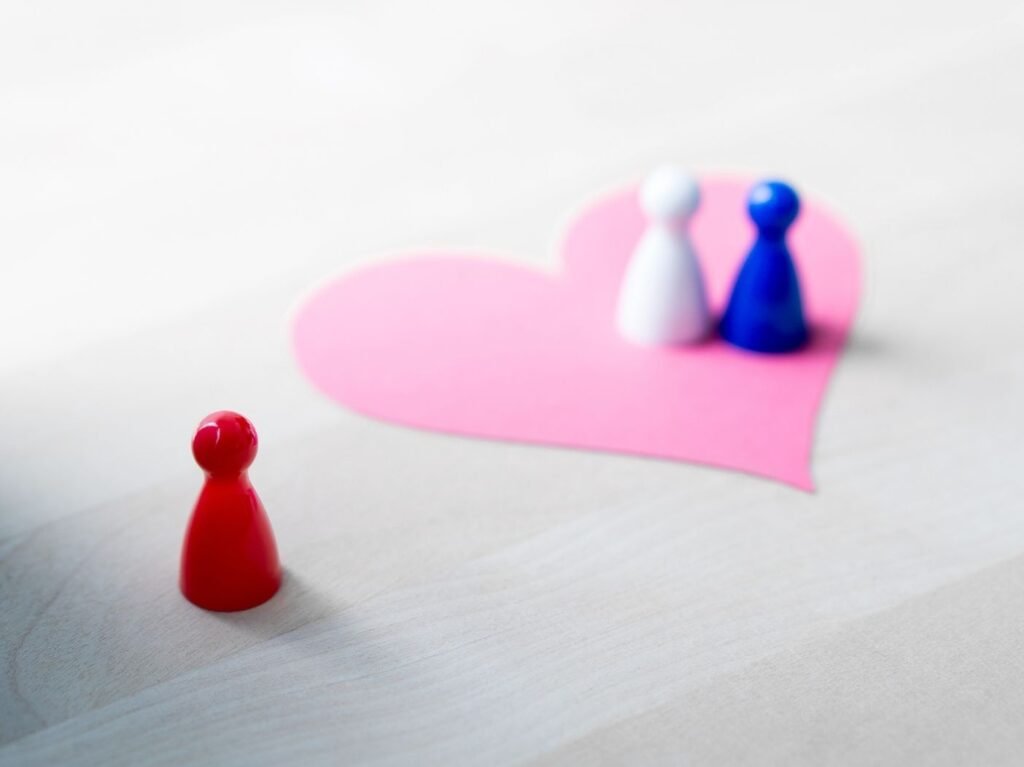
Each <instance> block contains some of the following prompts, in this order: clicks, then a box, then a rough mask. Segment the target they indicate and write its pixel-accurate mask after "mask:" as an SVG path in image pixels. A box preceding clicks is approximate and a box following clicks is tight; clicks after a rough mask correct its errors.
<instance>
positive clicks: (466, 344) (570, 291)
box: [294, 178, 860, 490]
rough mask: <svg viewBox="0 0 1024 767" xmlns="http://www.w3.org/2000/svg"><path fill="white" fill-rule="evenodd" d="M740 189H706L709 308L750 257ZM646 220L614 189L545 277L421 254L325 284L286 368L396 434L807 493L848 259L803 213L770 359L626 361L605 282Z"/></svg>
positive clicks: (703, 352)
mask: <svg viewBox="0 0 1024 767" xmlns="http://www.w3.org/2000/svg"><path fill="white" fill-rule="evenodd" d="M750 186H751V184H750V183H749V182H746V181H739V180H735V179H720V178H711V179H705V180H703V181H702V183H701V192H702V198H703V199H702V203H701V207H700V209H699V211H698V212H697V215H696V217H695V218H694V221H693V230H692V231H693V239H694V243H695V245H696V248H697V253H698V255H699V257H700V259H701V264H702V267H703V269H704V275H705V279H706V280H707V288H708V297H709V302H710V305H711V307H712V309H713V310H714V311H716V312H718V313H720V312H721V310H722V308H723V307H724V304H725V301H726V298H727V295H728V290H729V288H730V286H731V283H732V280H733V278H734V276H735V274H736V271H737V269H738V268H739V266H740V263H741V262H742V259H743V257H744V255H745V254H746V252H747V250H748V248H749V247H750V244H751V242H752V241H753V236H754V232H753V227H752V224H751V223H750V221H749V220H748V218H747V215H746V195H747V192H748V190H749V188H750ZM645 225H646V222H645V219H644V217H643V215H642V213H641V212H640V210H639V208H638V206H637V202H636V190H635V189H629V190H626V191H623V192H620V193H618V194H614V195H612V196H610V197H608V198H606V199H604V200H601V201H599V202H597V203H596V204H595V205H593V206H592V207H590V208H589V209H587V210H586V211H585V212H584V214H583V215H582V216H581V217H580V218H579V220H577V221H576V223H575V225H574V226H573V227H572V229H571V230H570V232H569V235H568V237H567V238H566V241H565V245H564V254H565V269H564V271H563V272H562V273H561V274H550V273H547V272H543V271H538V270H534V269H530V268H527V267H523V266H520V265H516V264H513V263H509V262H507V261H506V262H503V261H500V260H495V259H485V258H479V257H473V256H468V255H458V254H448V253H433V254H420V255H413V256H411V257H409V258H403V259H401V260H397V261H391V262H387V263H383V264H380V265H374V266H368V267H364V268H362V269H358V270H356V271H353V272H351V273H349V274H346V275H343V276H341V277H340V278H338V279H336V280H334V281H332V282H330V283H328V284H327V285H325V286H323V287H322V288H321V289H319V290H318V291H316V292H315V293H314V294H313V295H312V296H311V297H310V298H309V299H308V301H307V302H306V303H305V305H304V306H302V307H301V308H300V310H299V313H298V316H297V318H296V321H295V325H294V343H295V351H296V354H297V355H298V359H299V362H300V364H301V366H302V368H303V370H304V371H305V372H306V374H307V375H308V376H309V378H310V379H311V380H312V381H313V383H314V384H315V385H316V386H317V387H318V388H320V389H321V390H323V391H324V392H325V393H326V394H327V395H328V396H330V397H332V398H333V399H335V400H337V401H338V402H340V403H342V404H343V405H346V406H348V407H350V408H352V409H353V410H356V411H358V412H361V413H364V414H367V415H370V416H373V417H376V418H381V419H384V420H386V421H393V422H395V423H400V424H404V425H407V426H413V427H419V428H425V429H433V430H437V431H442V432H449V433H455V434H463V435H472V436H476V437H486V438H492V439H502V440H512V441H517V442H531V443H539V444H546V445H560V446H569V447H578V448H586V449H591V450H601V451H614V452H620V453H630V454H635V455H645V456H655V457H660V458H671V459H677V460H684V461H694V462H699V463H705V464H710V465H713V466H718V467H724V468H729V469H738V470H741V471H746V472H751V473H753V474H758V475H762V476H765V477H770V478H773V479H777V480H781V481H783V482H788V483H790V484H792V485H795V486H797V487H799V488H802V489H805V490H811V489H813V482H812V479H811V474H810V469H809V460H810V450H811V442H812V439H813V432H814V425H815V416H816V413H817V410H818V406H819V403H820V401H821V397H822V394H823V392H824V389H825V386H826V384H827V382H828V377H829V373H830V372H831V370H832V368H833V366H834V365H835V363H836V361H837V358H838V355H839V353H840V351H841V350H842V346H843V343H844V340H845V337H846V334H847V331H848V329H849V327H850V324H851V322H852V320H853V316H854V313H855V310H856V306H857V299H858V293H859V289H860V267H859V257H858V252H857V246H856V244H855V243H854V241H853V239H852V237H850V236H849V235H848V234H847V233H846V231H845V230H844V229H843V227H842V226H841V225H840V224H839V223H838V222H837V221H835V220H834V219H833V218H831V217H830V216H829V215H828V214H827V213H825V212H824V211H823V210H822V209H821V208H819V207H817V206H815V205H814V204H813V203H809V202H808V201H806V200H805V201H804V206H803V211H802V213H801V215H800V218H799V219H798V220H797V222H796V224H795V225H794V226H793V229H792V231H791V233H790V237H789V242H790V247H791V250H792V252H793V254H794V259H795V261H796V264H797V268H798V270H799V273H800V277H801V283H802V288H803V295H804V304H805V310H806V314H807V317H808V320H809V323H810V324H811V326H812V328H813V336H812V341H811V343H810V344H809V345H808V346H807V347H806V348H805V349H803V350H802V351H800V352H797V353H793V354H785V355H778V356H771V355H760V354H756V353H751V352H746V351H742V350H740V349H736V348H733V347H731V346H729V345H727V344H726V343H724V342H723V341H721V340H719V339H717V338H716V339H713V340H709V341H708V342H707V343H704V344H701V345H699V346H692V347H680V348H670V349H648V348H642V347H637V346H633V345H631V344H629V343H628V342H626V341H625V340H623V339H621V338H620V337H619V336H618V334H617V333H616V330H615V324H614V318H615V304H616V299H617V295H618V289H619V283H620V281H621V279H622V275H623V272H624V270H625V267H626V264H627V263H628V261H629V257H630V254H631V251H632V249H633V246H634V245H635V244H636V242H637V241H638V240H639V238H640V235H641V234H642V232H643V230H644V227H645Z"/></svg>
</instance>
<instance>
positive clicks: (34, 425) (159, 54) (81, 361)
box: [0, 0, 1024, 765]
mask: <svg viewBox="0 0 1024 767" xmlns="http://www.w3.org/2000/svg"><path fill="white" fill-rule="evenodd" d="M753 5H754V4H753V3H750V4H747V3H740V2H723V3H702V4H697V3H691V4H682V3H679V4H668V3H657V2H653V1H652V2H628V3H627V2H615V3H611V2H600V3H594V2H583V1H582V0H578V1H577V2H556V3H552V2H519V3H514V4H502V5H498V4H493V5H485V4H482V3H473V2H468V1H466V0H460V1H457V2H456V1H452V2H443V3H429V4H427V3H407V4H397V3H388V2H383V3H372V4H371V3H363V4H356V3H348V4H339V3H334V4H328V3H323V4H317V3H304V4H301V5H300V6H296V4H295V3H286V2H280V1H275V2H261V3H251V2H247V3H242V2H222V3H215V4H210V3H201V2H187V3H182V2H179V3H167V4H152V5H149V6H146V5H139V4H132V3H118V2H114V0H102V1H101V2H97V3H88V4H85V3H70V2H64V3H56V4H46V5H43V4H35V3H24V4H13V3H11V4H8V5H6V6H4V7H3V8H2V9H0V327H2V328H3V330H2V332H0V352H2V353H0V663H2V668H3V674H2V675H0V764H4V765H7V764H11V765H15V764H17V765H50V764H57V763H70V764H103V765H118V764H125V765H129V764H130V765H138V764H201V763H209V764H245V765H251V764H270V763H287V764H297V763H305V764H308V763H313V764H317V763H320V764H409V765H422V764H437V765H461V764H487V765H499V764H513V763H515V764H522V763H533V764H540V763H551V764H555V763H557V764H587V765H593V764H673V765H675V764H737V763H750V764H780V765H792V764H809V765H822V764H893V765H905V764H975V765H980V764H985V765H993V764H1019V763H1020V761H1021V759H1022V758H1024V757H1022V754H1024V651H1022V648H1024V501H1022V498H1024V440H1022V434H1024V404H1022V403H1024V350H1022V344H1021V341H1022V331H1024V304H1022V299H1021V296H1022V290H1024V257H1022V254H1021V245H1022V243H1024V149H1022V144H1021V136H1022V135H1024V78H1022V76H1021V75H1022V72H1024V12H1022V10H1021V8H1020V5H1019V3H1015V2H1012V0H978V2H974V3H971V4H969V5H964V4H963V3H954V2H931V3H926V2H923V1H915V2H904V3H892V2H883V1H882V0H865V2H861V3H857V4H849V6H848V7H846V8H844V9H837V8H835V7H833V5H834V4H828V3H811V2H799V1H798V0H782V1H780V2H775V3H770V4H768V3H766V4H761V5H759V6H758V7H748V6H753ZM761 6H763V7H761ZM665 160H673V161H677V162H681V163H683V164H686V165H688V166H690V167H693V168H694V169H695V170H697V171H698V172H700V171H715V172H717V171H738V172H743V173H748V174H761V173H764V174H768V173H770V174H782V175H785V176H786V177H788V178H790V179H792V180H794V181H795V182H796V183H797V185H798V186H799V187H800V188H801V189H802V190H804V191H805V192H806V193H808V194H811V195H814V196H816V197H818V198H820V199H823V200H825V201H826V202H827V203H828V204H829V205H831V206H832V207H833V208H834V209H835V210H837V211H839V212H840V213H841V215H842V216H843V217H844V218H845V219H846V220H847V221H848V222H849V224H850V225H851V227H852V228H853V229H854V230H855V231H856V232H857V234H858V235H859V236H860V238H861V240H862V243H863V247H864V255H865V261H866V264H865V268H866V272H867V275H868V279H867V284H866V286H865V294H864V301H863V306H862V310H861V313H860V315H859V318H858V321H857V324H856V327H855V330H854V334H853V337H852V339H851V342H850V346H849V349H848V351H847V353H846V355H845V357H844V358H843V360H842V362H841V363H840V366H839V368H838V371H837V374H836V376H835V378H834V379H833V382H832V384H831V386H830V389H829V392H828V396H827V399H826V402H825V405H824V408H823V412H822V417H821V420H820V424H819V428H818V435H817V440H816V445H815V450H814V474H815V477H816V481H817V483H818V485H819V491H818V492H817V493H816V494H814V495H809V494H805V493H802V492H799V491H796V490H793V489H791V488H788V487H784V486H782V485H779V484H775V483H772V482H769V481H765V480H759V479H755V478H752V477H747V476H743V475H739V474H733V473H728V472H722V471H716V470H712V469H708V468H703V467H699V466H689V465H680V464H673V463H669V462H659V461H651V460H642V459H632V458H626V457H621V456H609V455H596V454H588V453H582V452H574V451H568V450H554V449H544V448H535V447H528V446H515V445H505V444H498V443H488V442H478V441H473V440H468V439H456V438H450V437H444V436H440V435H434V434H427V433H421V432H415V431H409V430H404V429H401V428H397V427H393V426H387V425H383V424H380V423H376V422H371V421H367V420H365V419H362V418H360V417H358V416H355V415H352V414H350V413H348V412H346V411H344V410H342V409H340V408H338V407H336V406H335V405H333V404H332V403H330V402H328V401H327V400H326V399H324V398H322V397H320V396H319V395H317V394H316V393H315V392H314V391H313V389H312V387H310V386H309V385H308V384H307V382H306V381H305V380H303V378H302V377H301V375H300V373H299V372H298V370H297V368H296V366H295V364H294V361H293V359H292V356H291V352H290V350H289V347H288V320H289V315H290V312H292V311H293V309H294V307H295V305H296V303H297V302H298V301H299V299H300V298H301V296H302V295H303V293H304V292H305V291H306V290H308V289H309V288H310V287H311V286H313V285H314V284H316V283H317V282H318V281H320V280H322V279H324V278H325V277H327V276H329V275H331V274H333V273H336V272H338V271H339V270H342V269H345V268H348V267H350V266H351V265H353V264H356V263H359V262H365V261H367V260H369V259H372V258H373V257H374V256H375V255H377V256H379V255H384V254H389V253H394V252H396V251H399V250H403V249H408V248H416V247H425V246H451V247H457V248H472V249H481V250H486V251H488V252H497V253H505V254H508V257H509V258H510V259H518V260H520V261H522V262H524V263H525V262H529V263H534V264H547V265H550V266H552V267H553V266H554V264H555V263H556V261H557V254H556V253H555V252H554V243H556V242H557V241H558V238H559V236H560V233H561V230H562V228H563V227H564V225H565V224H566V223H567V221H568V220H569V218H570V216H571V215H572V213H573V212H574V211H575V210H576V209H577V208H578V206H579V205H580V204H582V203H583V202H585V201H586V200H588V199H590V198H591V197H592V196H593V195H594V194H595V193H597V192H600V191H601V190H603V189H606V188H610V187H614V186H617V185H620V184H622V183H625V182H629V181H633V180H635V179H636V178H638V177H640V176H642V175H643V173H644V172H645V171H646V170H648V169H649V168H650V167H651V166H653V165H655V164H658V163H660V162H662V161H665ZM222 407H228V408H232V409H237V410H239V411H241V412H244V413H246V414H247V415H249V416H250V417H251V418H252V419H253V420H254V421H255V423H256V425H257V428H258V429H259V431H260V435H261V440H262V448H261V454H260V456H259V458H258V459H257V462H256V464H255V466H254V469H253V472H252V476H253V480H254V482H255V484H256V486H257V489H258V490H259V492H260V494H261V495H262V497H263V500H264V502H265V504H266V506H267V508H268V511H269V512H270V515H271V518H272V520H273V522H274V526H275V530H276V532H277V536H278V543H279V546H280V548H281V552H282V557H283V560H284V562H285V564H286V566H287V571H288V572H287V579H286V583H285V586H284V587H283V591H282V593H281V594H280V595H279V596H278V597H276V598H275V599H274V600H272V601H271V602H269V603H268V604H267V605H265V606H264V607H262V608H259V609H256V610H253V611H250V612H246V613H242V614H234V615H218V614H211V613H206V612H203V611H200V610H197V609H195V608H193V607H192V606H191V605H189V604H188V603H187V602H185V601H184V600H183V599H182V597H181V596H180V594H179V593H178V591H177V585H176V577H177V557H178V553H179V546H180V539H181V535H182V532H183V529H184V524H185V521H186V519H187V516H188V513H189V511H190V508H191V504H192V502H193V500H194V497H195V494H196V492H197V490H198V487H199V484H200V474H199V472H198V470H197V469H196V467H195V466H194V464H193V463H192V460H191V456H190V455H189V450H188V445H189V440H190V438H191V431H192V429H193V427H194V425H195V424H196V422H197V421H198V420H199V418H200V417H202V416H203V415H204V414H206V413H207V412H209V411H211V410H215V409H218V408H222Z"/></svg>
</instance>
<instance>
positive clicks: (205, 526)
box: [180, 411, 281, 612]
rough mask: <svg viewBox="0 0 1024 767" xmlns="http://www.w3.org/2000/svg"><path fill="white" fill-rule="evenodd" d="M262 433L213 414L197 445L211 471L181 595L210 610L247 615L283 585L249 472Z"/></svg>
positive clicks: (195, 518)
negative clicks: (246, 611) (257, 435)
mask: <svg viewBox="0 0 1024 767" xmlns="http://www.w3.org/2000/svg"><path fill="white" fill-rule="evenodd" d="M256 449H257V439H256V430H255V429H254V428H253V426H252V424H251V423H249V421H248V420H247V419H246V418H244V417H243V416H241V415H239V414H238V413H232V412H229V411H219V412H216V413H212V414H211V415H208V416H207V417H206V418H204V419H203V420H202V422H200V424H199V428H198V429H197V431H196V435H195V437H194V438H193V440H192V454H193V455H194V456H195V459H196V462H197V463H198V464H199V466H200V467H202V469H203V470H204V471H205V472H206V480H205V482H204V484H203V489H202V491H201V492H200V493H199V498H198V500H197V501H196V505H195V509H194V510H193V512H192V518H191V519H190V520H189V523H188V529H187V530H186V532H185V543H184V546H183V547H182V553H181V582H180V585H181V592H182V594H184V595H185V597H186V598H187V599H188V600H189V601H190V602H192V603H193V604H196V605H198V606H199V607H202V608H205V609H207V610H217V611H223V612H228V611H235V610H247V609H249V608H250V607H255V606H256V605H259V604H262V603H263V602H266V601H267V600H268V599H270V598H271V597H272V596H274V594H275V593H276V592H277V589H278V587H279V586H280V585H281V566H280V564H279V562H278V558H277V545H276V543H275V542H274V532H273V530H272V529H271V527H270V520H269V519H268V518H267V513H266V511H264V509H263V504H262V503H261V502H260V499H259V497H258V496H257V495H256V491H255V490H254V489H253V487H252V485H251V484H250V483H249V477H248V475H247V473H246V470H247V469H248V468H249V466H250V465H251V464H252V462H253V459H254V458H255V457H256Z"/></svg>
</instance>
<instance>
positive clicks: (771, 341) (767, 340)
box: [720, 181, 808, 354]
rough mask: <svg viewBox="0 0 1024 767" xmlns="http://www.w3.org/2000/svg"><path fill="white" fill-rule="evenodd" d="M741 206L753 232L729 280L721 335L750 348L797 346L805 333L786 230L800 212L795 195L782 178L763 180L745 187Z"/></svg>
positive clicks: (776, 349)
mask: <svg viewBox="0 0 1024 767" xmlns="http://www.w3.org/2000/svg"><path fill="white" fill-rule="evenodd" d="M747 210H748V212H749V214H750V218H751V219H752V220H753V222H754V225H755V226H756V227H757V237H756V239H755V240H754V245H753V247H751V249H750V252H749V253H748V254H747V257H746V259H745V260H744V262H743V266H742V267H741V268H740V272H739V274H738V275H737V277H736V281H735V283H734V284H733V288H732V294H731V295H730V297H729V303H728V305H727V306H726V310H725V314H724V315H723V316H722V322H721V328H720V331H721V334H722V337H723V338H724V339H725V340H726V341H728V342H729V343H731V344H733V345H734V346H739V347H741V348H743V349H749V350H751V351H756V352H766V353H769V354H778V353H782V352H789V351H793V350H795V349H799V348H800V347H801V346H803V345H804V344H805V343H806V342H807V337H808V333H807V324H806V322H805V320H804V309H803V302H802V300H801V297H800V282H799V278H798V275H797V271H796V266H795V265H794V263H793V258H792V256H791V255H790V252H789V247H788V246H787V245H786V232H787V230H788V229H789V227H790V226H791V225H792V223H793V222H794V221H795V220H796V217H797V215H798V214H799V212H800V198H799V197H798V196H797V194H796V192H795V191H794V190H793V188H792V187H791V186H789V185H788V184H785V183H783V182H782V181H764V182H761V183H759V184H757V185H756V186H755V187H754V188H753V189H752V190H751V192H750V197H749V198H748V203H747Z"/></svg>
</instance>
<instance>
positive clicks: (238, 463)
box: [192, 410, 258, 477]
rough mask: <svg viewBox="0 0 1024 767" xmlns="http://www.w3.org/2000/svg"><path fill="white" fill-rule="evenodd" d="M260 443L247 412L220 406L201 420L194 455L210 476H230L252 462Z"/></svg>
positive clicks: (195, 440) (193, 443)
mask: <svg viewBox="0 0 1024 767" xmlns="http://www.w3.org/2000/svg"><path fill="white" fill-rule="evenodd" d="M257 445H258V442H257V440H256V430H255V429H254V428H253V427H252V424H251V423H249V420H248V419H247V418H245V416H241V415H239V414H238V413H232V412H231V411H230V410H219V411H217V412H216V413H211V414H210V415H208V416H206V418H204V419H203V420H202V421H201V422H200V423H199V428H198V429H196V436H195V437H193V439H192V455H194V456H195V458H196V463H198V464H199V465H200V466H201V467H202V468H203V470H204V471H205V472H206V473H207V474H209V475H210V476H211V477H230V476H233V475H236V474H241V473H242V472H243V471H245V470H246V469H248V468H249V466H250V465H252V462H253V460H254V459H255V458H256V448H257Z"/></svg>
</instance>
